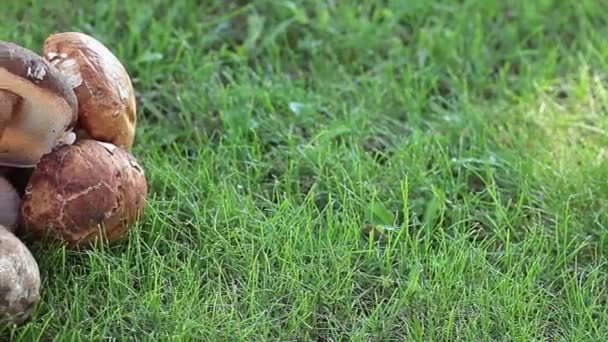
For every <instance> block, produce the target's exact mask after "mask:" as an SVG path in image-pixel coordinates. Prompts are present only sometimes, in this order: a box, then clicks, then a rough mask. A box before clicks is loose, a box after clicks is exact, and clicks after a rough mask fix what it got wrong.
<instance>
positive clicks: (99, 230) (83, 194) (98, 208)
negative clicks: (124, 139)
mask: <svg viewBox="0 0 608 342" xmlns="http://www.w3.org/2000/svg"><path fill="white" fill-rule="evenodd" d="M147 190H148V186H147V183H146V178H145V175H144V171H143V168H142V167H141V166H140V165H139V164H138V162H137V161H136V160H135V158H134V157H133V156H132V155H131V154H130V153H129V152H127V151H126V150H124V149H122V148H119V147H117V146H115V145H112V144H110V143H104V142H100V141H96V140H91V139H84V140H78V141H76V142H75V143H74V144H73V145H69V146H63V147H61V148H59V149H57V150H55V151H53V152H51V153H49V154H47V155H45V156H43V157H42V158H41V159H40V162H39V163H38V165H37V166H36V168H35V169H34V171H33V173H32V176H31V177H30V180H29V183H28V185H27V187H26V189H25V194H24V195H23V198H22V202H21V210H20V212H21V222H22V224H23V228H24V229H25V231H26V232H31V233H32V235H34V236H39V237H43V236H47V237H52V238H53V237H54V238H58V239H59V240H63V241H64V242H67V245H68V246H69V247H87V246H90V245H92V244H93V243H94V242H95V241H96V240H102V241H107V242H113V241H116V240H118V239H120V238H122V237H123V236H124V235H125V234H126V233H127V231H128V230H129V228H130V227H131V226H132V225H133V224H134V223H135V221H136V220H137V219H139V217H140V216H141V214H142V213H143V209H144V203H145V199H146V195H147Z"/></svg>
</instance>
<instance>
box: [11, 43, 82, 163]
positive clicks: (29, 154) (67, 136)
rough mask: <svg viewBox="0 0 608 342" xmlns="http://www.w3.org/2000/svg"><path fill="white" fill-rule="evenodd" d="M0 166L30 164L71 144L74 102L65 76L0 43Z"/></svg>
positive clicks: (39, 59)
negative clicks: (59, 147) (55, 149)
mask: <svg viewBox="0 0 608 342" xmlns="http://www.w3.org/2000/svg"><path fill="white" fill-rule="evenodd" d="M0 90H1V91H2V92H1V93H0V103H1V106H0V111H1V112H0V128H1V131H2V135H1V136H0V165H4V166H12V167H32V166H34V165H35V164H36V163H37V162H38V160H39V159H40V157H42V155H44V154H46V153H48V152H50V151H52V150H53V149H54V148H57V147H58V146H61V145H65V144H71V143H73V142H74V140H75V138H76V135H75V133H73V132H72V129H73V128H74V125H75V124H76V120H77V118H78V100H77V98H76V95H75V94H74V91H73V89H72V88H71V87H70V86H69V84H68V82H67V81H66V78H65V76H64V75H63V74H62V73H61V72H60V71H59V70H58V69H57V68H55V67H54V66H53V65H51V64H50V63H49V62H48V61H46V60H45V59H44V58H42V57H41V56H39V55H37V54H36V53H34V52H32V51H31V50H28V49H26V48H24V47H21V46H19V45H16V44H14V43H10V42H2V41H0Z"/></svg>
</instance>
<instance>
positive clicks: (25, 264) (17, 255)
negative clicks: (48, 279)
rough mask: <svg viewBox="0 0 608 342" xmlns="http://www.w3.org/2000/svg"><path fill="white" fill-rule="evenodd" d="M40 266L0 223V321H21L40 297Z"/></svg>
mask: <svg viewBox="0 0 608 342" xmlns="http://www.w3.org/2000/svg"><path fill="white" fill-rule="evenodd" d="M40 283H41V282H40V270H39V268H38V263H37V262H36V259H34V256H33V255H32V254H31V252H30V251H29V249H28V248H27V247H26V246H25V245H24V244H23V242H21V240H19V239H18V238H17V237H16V236H15V235H14V234H13V233H11V232H10V231H9V230H8V229H7V228H6V227H3V226H0V324H3V325H6V324H11V325H12V324H15V325H20V324H22V323H24V322H25V321H26V320H27V319H28V318H29V317H30V316H31V314H32V311H33V310H34V308H35V306H36V304H37V303H38V301H39V299H40Z"/></svg>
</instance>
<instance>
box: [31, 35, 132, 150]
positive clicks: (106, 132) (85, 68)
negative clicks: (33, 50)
mask: <svg viewBox="0 0 608 342" xmlns="http://www.w3.org/2000/svg"><path fill="white" fill-rule="evenodd" d="M43 51H44V57H45V58H46V59H47V60H49V61H50V62H51V63H52V64H53V65H55V66H56V67H57V68H58V69H59V70H61V71H62V72H63V73H64V75H66V77H67V78H68V79H69V80H70V82H71V83H72V87H73V88H74V92H75V93H76V96H77V98H78V107H79V108H78V111H79V113H78V116H79V118H78V129H77V135H78V139H86V138H90V139H95V140H98V141H103V142H109V143H111V144H113V145H116V146H118V147H120V148H124V149H126V150H127V151H128V150H130V149H131V147H132V145H133V142H134V139H135V126H136V124H137V106H136V100H135V91H134V90H133V85H132V83H131V79H130V77H129V74H128V73H127V71H126V69H125V67H124V65H123V64H122V63H121V62H120V61H119V60H118V58H117V57H116V56H115V55H114V54H113V53H112V52H111V51H110V50H109V49H108V48H107V47H106V46H105V45H104V44H103V43H101V42H100V41H99V40H97V39H95V38H93V37H91V36H89V35H87V34H84V33H80V32H61V33H55V34H52V35H50V36H49V37H48V38H47V39H46V40H45V42H44V46H43Z"/></svg>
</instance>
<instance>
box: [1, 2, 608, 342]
mask: <svg viewBox="0 0 608 342" xmlns="http://www.w3.org/2000/svg"><path fill="white" fill-rule="evenodd" d="M607 10H608V8H607V7H606V6H605V5H604V4H603V3H602V2H600V1H592V0H579V1H557V0H554V1H551V0H543V1H523V0H521V1H520V0H517V1H515V0H514V1H511V2H507V1H481V0H462V1H436V2H431V1H400V0H393V1H390V0H389V1H371V0H366V1H348V0H347V1H330V0H328V1H321V0H316V1H307V2H296V1H287V2H272V1H255V2H246V1H226V2H225V1H220V0H210V1H204V2H203V1H193V0H176V1H174V2H173V3H170V2H166V1H160V0H153V1H150V2H149V3H147V4H146V3H145V2H143V1H135V0H128V1H115V0H113V1H103V2H94V1H84V0H82V1H76V2H73V3H68V2H64V1H27V2H21V3H19V2H16V1H9V2H8V3H7V4H5V5H3V10H2V12H3V24H2V26H1V27H0V37H1V39H3V40H10V41H13V42H17V43H19V44H21V45H23V46H26V47H28V48H30V49H33V50H35V51H38V52H39V51H40V49H41V46H42V42H43V40H44V38H45V37H46V36H47V35H48V34H50V33H51V32H54V31H65V30H77V31H82V32H86V33H89V34H91V35H93V36H95V37H97V38H98V39H100V40H102V41H103V42H104V43H106V45H107V46H108V47H109V48H110V49H111V50H112V51H114V52H115V53H116V55H117V56H118V57H119V58H120V59H121V60H122V61H123V62H124V64H125V66H126V67H127V68H128V70H129V73H130V74H131V76H132V78H133V82H134V85H135V87H136V89H137V91H138V104H139V112H138V115H139V124H138V132H137V141H136V146H135V147H134V149H133V151H132V152H133V154H134V155H135V156H136V157H137V158H138V159H139V160H140V161H141V163H142V165H143V166H144V167H145V168H146V171H147V177H148V180H149V184H150V196H149V205H148V208H147V211H146V216H145V217H144V218H143V220H142V221H141V222H140V223H139V224H138V225H137V226H136V227H134V228H133V229H132V231H131V233H130V236H129V238H128V239H127V240H125V241H124V242H123V243H121V244H119V245H117V246H115V247H113V248H99V249H94V250H90V251H66V250H62V249H59V248H54V247H50V246H48V245H43V244H40V243H38V244H36V243H34V244H31V245H30V248H31V249H32V251H33V253H34V255H35V256H36V258H37V260H38V262H39V264H40V267H41V272H42V276H43V292H42V296H43V297H42V301H41V303H40V305H39V306H38V308H37V310H36V311H35V313H34V315H33V317H32V320H31V321H30V322H29V323H28V324H26V325H24V326H22V327H5V328H3V330H2V331H3V334H4V336H6V337H10V338H11V339H13V340H18V339H22V340H28V341H29V340H34V339H44V340H49V339H57V340H72V339H85V340H87V339H94V340H97V339H101V338H116V339H118V338H138V339H150V340H153V339H161V340H164V339H171V338H178V339H193V340H200V339H206V340H233V339H236V340H282V341H285V340H329V339H332V340H343V339H349V340H404V339H405V340H434V341H438V340H444V341H453V340H467V341H470V340H521V341H530V340H577V341H580V340H591V341H601V340H605V339H606V337H607V336H608V324H607V323H608V309H607V308H608V306H607V300H606V298H607V295H608V294H607V290H606V289H607V286H606V285H607V284H606V283H607V281H608V264H607V258H606V254H607V253H608V250H607V249H606V248H607V247H608V230H607V229H606V225H607V224H608V214H607V211H606V209H607V208H608V183H607V182H606V179H608V168H606V167H605V164H606V158H607V156H608V154H607V150H606V146H608V107H607V105H608V83H607V76H608V74H607V68H608V60H607V56H608V40H607V39H606V37H608V11H607Z"/></svg>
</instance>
